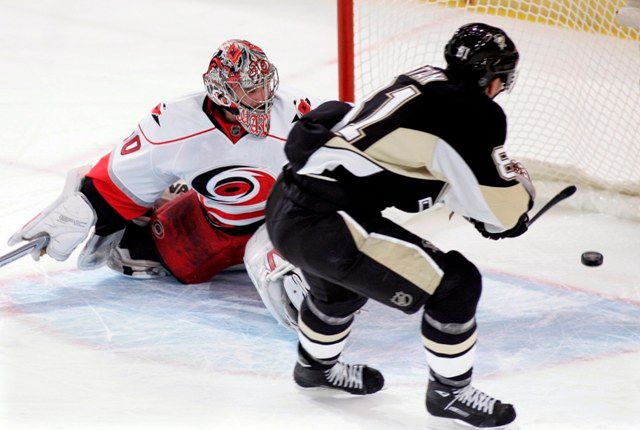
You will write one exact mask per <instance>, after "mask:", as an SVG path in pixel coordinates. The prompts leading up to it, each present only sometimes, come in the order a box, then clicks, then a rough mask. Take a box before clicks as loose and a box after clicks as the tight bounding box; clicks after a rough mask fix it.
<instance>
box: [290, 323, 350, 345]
mask: <svg viewBox="0 0 640 430" xmlns="http://www.w3.org/2000/svg"><path fill="white" fill-rule="evenodd" d="M298 328H299V329H300V331H301V332H302V333H303V334H304V335H305V336H306V337H308V338H309V339H311V340H315V341H317V342H323V343H333V342H339V341H341V340H344V339H346V338H347V336H349V333H350V332H351V327H349V328H347V329H346V330H345V331H343V332H341V333H338V334H333V335H327V334H321V333H318V332H315V331H313V330H312V329H310V328H309V327H308V326H307V325H306V324H305V323H304V322H303V321H302V319H298Z"/></svg>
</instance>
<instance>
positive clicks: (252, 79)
mask: <svg viewBox="0 0 640 430" xmlns="http://www.w3.org/2000/svg"><path fill="white" fill-rule="evenodd" d="M202 78H203V80H204V86H205V88H206V89H207V94H208V96H209V98H210V99H211V100H213V102H214V103H216V104H217V105H219V106H222V107H223V108H225V109H227V110H228V111H229V112H231V113H232V114H234V115H235V116H236V119H237V120H238V122H239V123H240V124H241V125H242V126H243V127H244V128H245V130H247V132H249V133H251V134H253V135H255V136H260V137H265V136H267V135H268V134H269V122H270V112H271V106H272V105H273V99H274V97H275V93H276V89H277V88H278V70H277V69H276V67H275V66H274V65H273V64H271V63H270V62H269V60H268V59H267V56H266V55H265V53H264V51H262V49H260V48H259V47H257V46H256V45H254V44H252V43H250V42H247V41H246V40H239V39H232V40H227V41H226V42H224V43H223V44H222V45H220V47H219V48H218V50H217V51H216V53H215V54H214V55H213V57H212V58H211V61H210V62H209V68H208V69H207V71H206V72H205V73H204V74H203V75H202Z"/></svg>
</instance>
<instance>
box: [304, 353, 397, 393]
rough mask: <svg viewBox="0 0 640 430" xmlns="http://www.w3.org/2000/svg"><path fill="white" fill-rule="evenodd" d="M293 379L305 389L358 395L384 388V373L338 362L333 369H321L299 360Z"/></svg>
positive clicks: (325, 367) (358, 365)
mask: <svg viewBox="0 0 640 430" xmlns="http://www.w3.org/2000/svg"><path fill="white" fill-rule="evenodd" d="M293 379H294V380H295V381H296V384H298V385H299V386H301V387H304V388H311V387H322V388H332V389H335V390H342V391H346V392H347V393H351V394H357V395H364V394H373V393H375V392H376V391H380V389H381V388H382V387H383V386H384V377H383V376H382V373H380V372H378V371H377V370H376V369H373V368H371V367H369V366H365V365H363V364H346V363H341V362H339V361H338V362H337V363H336V364H334V365H333V366H331V367H327V366H324V367H319V366H313V365H312V364H310V363H309V362H308V361H307V360H305V359H304V358H303V357H299V358H298V362H297V363H296V367H295V369H294V370H293Z"/></svg>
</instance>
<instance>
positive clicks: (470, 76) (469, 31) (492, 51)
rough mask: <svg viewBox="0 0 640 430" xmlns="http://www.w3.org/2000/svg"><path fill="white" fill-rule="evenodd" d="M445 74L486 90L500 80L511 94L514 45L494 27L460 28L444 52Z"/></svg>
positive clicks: (516, 57)
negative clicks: (447, 72)
mask: <svg viewBox="0 0 640 430" xmlns="http://www.w3.org/2000/svg"><path fill="white" fill-rule="evenodd" d="M444 57H445V59H446V60H447V70H448V71H449V72H451V73H452V74H453V75H454V76H458V77H459V78H460V79H463V80H466V81H469V82H472V83H474V84H475V85H477V86H479V87H480V88H483V89H484V88H486V87H487V86H488V85H489V83H491V81H492V80H493V79H494V78H500V80H501V81H502V84H503V90H504V91H507V92H510V91H511V89H512V88H513V85H514V84H515V80H516V77H517V66H518V59H519V57H520V56H519V54H518V50H517V49H516V46H515V44H514V43H513V41H512V40H511V39H510V38H509V36H507V34H506V33H505V32H504V31H502V30H501V29H499V28H497V27H492V26H490V25H487V24H482V23H472V24H467V25H463V26H462V27H460V28H459V29H458V30H457V31H456V33H455V34H454V35H453V37H452V38H451V40H449V42H448V43H447V46H446V47H445V49H444Z"/></svg>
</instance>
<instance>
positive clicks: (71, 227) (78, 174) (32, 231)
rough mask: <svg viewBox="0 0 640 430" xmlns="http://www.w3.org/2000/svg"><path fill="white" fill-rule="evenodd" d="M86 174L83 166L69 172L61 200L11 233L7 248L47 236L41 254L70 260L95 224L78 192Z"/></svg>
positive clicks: (60, 259) (86, 203)
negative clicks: (46, 243) (48, 239)
mask: <svg viewBox="0 0 640 430" xmlns="http://www.w3.org/2000/svg"><path fill="white" fill-rule="evenodd" d="M88 171H89V168H88V167H86V166H85V167H81V168H78V169H73V170H71V171H70V172H69V173H68V174H67V180H66V182H65V186H64V190H63V191H62V194H61V195H60V197H58V198H57V199H56V201H54V202H53V203H52V204H51V205H49V207H47V208H46V209H45V210H43V211H42V212H40V213H39V214H38V215H36V217H35V218H33V219H32V220H31V221H29V222H28V223H27V224H26V225H25V226H24V227H22V228H21V229H20V230H18V231H17V232H16V233H14V234H13V236H11V238H10V239H9V241H8V244H9V246H12V245H15V244H17V243H18V242H20V241H22V240H31V239H33V238H35V237H37V236H49V238H50V241H49V244H48V245H47V247H46V248H45V249H44V252H45V253H46V254H49V256H51V257H52V258H54V259H56V260H58V261H64V260H66V259H67V258H69V255H71V253H72V252H73V250H74V249H75V248H76V247H77V246H78V245H79V244H80V243H81V242H82V241H83V240H85V239H86V237H87V235H88V234H89V231H90V230H91V228H92V227H93V225H94V224H95V222H96V214H95V211H94V210H93V208H92V207H91V205H90V204H89V201H88V200H87V198H86V197H85V196H84V195H83V194H82V193H80V192H79V191H78V189H79V187H80V182H81V180H82V178H83V177H84V175H85V174H86V173H87V172H88ZM41 252H42V251H38V252H34V253H33V254H32V255H31V256H32V257H33V259H34V260H38V259H39V257H40V254H41Z"/></svg>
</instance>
